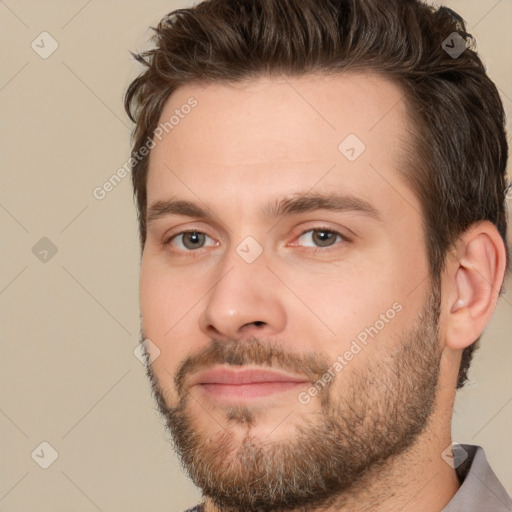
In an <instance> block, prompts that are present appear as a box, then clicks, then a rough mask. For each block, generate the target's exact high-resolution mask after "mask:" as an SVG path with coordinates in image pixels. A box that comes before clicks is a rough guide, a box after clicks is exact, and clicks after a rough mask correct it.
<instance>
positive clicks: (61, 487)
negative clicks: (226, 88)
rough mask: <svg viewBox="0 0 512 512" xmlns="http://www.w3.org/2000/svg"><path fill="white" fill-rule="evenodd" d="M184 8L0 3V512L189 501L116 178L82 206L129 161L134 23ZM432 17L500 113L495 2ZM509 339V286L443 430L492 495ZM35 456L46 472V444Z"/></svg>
mask: <svg viewBox="0 0 512 512" xmlns="http://www.w3.org/2000/svg"><path fill="white" fill-rule="evenodd" d="M188 4H191V2H188ZM185 5H187V2H183V1H163V0H151V1H144V2H143V1H138V2H135V1H127V0H123V1H121V0H115V1H114V0H104V1H99V0H89V1H86V0H80V1H76V0H73V1H70V0H68V1H63V0H61V1H55V0H54V1H48V0H47V1H44V2H39V1H34V0H32V1H28V0H17V1H16V0H7V1H6V2H2V1H0V19H1V26H0V34H1V37H2V48H3V49H4V50H3V55H2V61H1V62H2V64H1V70H0V73H1V75H0V108H1V114H0V115H1V126H0V130H1V137H0V154H1V163H2V170H3V172H2V187H1V194H0V223H1V226H2V241H3V242H4V244H3V247H4V249H7V250H4V251H3V253H4V254H3V260H2V261H3V262H2V265H1V275H0V303H1V311H2V331H1V332H2V356H1V383H2V387H1V390H2V391H1V399H0V433H1V444H2V456H1V459H0V460H1V473H0V476H1V478H0V512H34V511H37V512H50V511H51V512H64V511H77V512H94V511H97V510H100V511H103V512H107V511H123V512H136V511H144V512H149V511H151V512H163V511H166V512H178V511H181V510H183V509H185V508H187V507H188V506H190V505H192V504H194V503H195V502H196V501H197V500H198V497H199V493H198V491H197V490H196V489H195V488H194V486H193V485H192V484H191V483H190V482H189V480H188V479H187V478H186V476H185V475H184V474H183V473H182V472H181V470H180V468H179V465H178V462H177V460H176V458H175V456H174V454H173V453H172V450H171V448H170V445H169V443H168V439H167V434H166V433H165V431H164V428H163V424H162V420H161V419H160V418H159V416H158V414H157V412H156V410H155V406H154V404H153V401H152V398H151V396H150V388H149V384H148V383H147V381H146V377H145V374H144V368H143V365H142V364H141V363H140V362H139V360H138V359H137V358H136V357H135V356H134V354H133V351H134V349H135V347H136V346H137V343H138V336H139V310H138V295H137V293H138V291H137V286H138V265H139V254H138V245H137V244H138V237H137V225H136V218H135V210H134V207H133V202H132V192H131V183H130V181H129V177H127V178H125V179H124V180H123V182H121V183H120V184H119V185H118V186H117V187H116V188H115V189H114V190H112V191H111V192H110V193H109V194H107V196H106V197H105V199H103V200H102V201H100V200H97V199H95V198H94V197H93V194H92V191H93V189H94V188H95V187H97V186H101V185H102V184H103V183H104V182H105V181H106V180H107V179H108V178H109V177H110V176H111V175H112V174H113V173H114V172H116V170H117V169H118V168H119V167H121V166H122V165H123V164H124V163H125V161H126V159H127V157H128V154H129V134H130V128H131V126H130V124H129V122H128V120H127V119H126V118H125V115H124V111H123V107H122V96H123V93H124V90H125V89H126V87H127V85H128V84H129V82H130V81H131V80H132V79H133V78H134V77H135V76H136V75H137V73H138V72H139V71H140V68H139V67H138V66H137V65H136V63H134V61H132V59H131V56H130V54H129V53H128V50H141V49H143V48H144V47H146V45H147V40H148V38H149V36H150V34H151V32H150V31H149V30H148V27H149V26H150V25H153V26H154V25H156V23H157V22H158V20H159V19H160V18H161V17H162V16H163V15H164V14H166V13H167V12H169V11H171V10H173V9H175V8H178V7H183V6H185ZM448 5H450V6H452V7H453V8H455V9H456V10H458V11H459V12H461V13H462V14H463V15H464V17H465V18H466V19H467V21H468V24H469V27H470V31H471V32H472V33H473V34H474V35H475V36H476V37H477V40H478V43H479V48H480V51H481V54H482V55H483V58H484V60H485V62H486V64H487V66H488V69H489V72H490V75H491V77H492V78H493V79H494V80H495V81H496V83H497V85H498V86H499V88H500V90H501V92H502V96H503V101H504V104H505V106H506V109H507V111H508V113H509V117H510V114H511V111H512V99H511V98H512V66H511V54H510V48H512V35H511V34H512V32H511V31H510V30H509V25H510V22H511V20H512V2H511V1H510V0H501V1H496V0H457V1H456V0H452V1H449V2H448ZM43 31H46V32H48V33H49V34H51V36H52V37H53V38H54V39H55V40H56V41H57V43H58V45H59V46H58V48H57V50H56V51H55V52H54V53H53V54H52V55H51V56H49V57H48V58H47V59H43V58H41V57H40V56H39V55H38V54H37V53H36V52H35V51H34V50H33V49H32V48H31V43H32V41H33V40H34V39H36V38H37V37H38V36H39V34H41V32H43ZM37 41H40V39H36V42H37ZM46 41H47V42H46V43H45V48H46V49H48V48H49V47H50V46H49V40H48V39H47V40H46ZM509 130H510V124H509ZM511 202H512V201H509V207H510V203H511ZM42 237H47V238H48V239H50V240H51V242H52V243H53V244H54V245H55V246H56V248H57V253H56V254H55V255H54V256H53V257H50V256H51V253H48V256H47V258H48V261H47V262H42V261H40V260H39V259H38V258H37V257H36V255H34V253H33V251H32V248H33V247H34V245H35V244H36V243H38V241H39V240H40V239H41V238H42ZM41 243H42V244H43V246H44V244H45V243H46V244H47V243H48V242H41ZM44 248H45V247H43V248H42V249H40V250H43V249H44ZM40 256H41V255H40ZM509 286H510V282H509ZM511 331H512V295H511V292H510V291H509V293H508V294H507V295H505V296H504V297H503V298H502V299H501V301H500V305H499V307H498V310H497V311H496V314H495V316H494V318H493V321H492V323H491V325H490V326H489V328H488V330H487V331H486V334H485V335H484V338H483V347H482V349H481V350H480V352H479V353H478V356H477V358H476V361H475V363H474V365H473V370H472V372H471V383H470V385H468V386H467V388H466V389H465V390H464V391H462V392H461V393H460V394H459V396H458V399H457V403H456V408H455V416H454V429H453V430H454V439H455V440H456V441H458V442H468V443H474V444H479V445H482V446H484V447H485V449H486V452H487V455H488V458H489V459H490V461H491V464H492V466H493V467H494V469H495V471H496V473H497V474H498V476H499V477H500V478H501V480H502V482H503V483H504V485H505V487H506V488H507V489H508V491H509V492H512V443H511V437H510V433H511V432H512V373H511V364H510V363H511V356H512V344H511V343H510V341H511ZM43 441H46V442H48V443H49V444H50V445H51V446H52V447H53V448H54V449H55V450H56V451H57V452H58V458H57V460H56V461H55V462H54V463H53V464H52V465H51V466H50V467H49V468H48V469H42V468H41V467H39V465H38V464H36V462H35V461H34V460H33V458H32V457H31V453H33V452H34V450H36V448H37V447H38V446H39V445H40V443H41V442H43ZM45 450H46V451H45ZM38 453H39V460H40V461H42V460H43V459H44V458H45V457H46V459H45V460H49V459H48V458H47V457H49V454H50V450H49V449H48V448H46V449H45V448H43V452H41V448H39V449H38V450H36V452H35V455H34V459H36V460H37V458H38V456H37V454H38ZM41 453H44V457H43V456H42V455H41Z"/></svg>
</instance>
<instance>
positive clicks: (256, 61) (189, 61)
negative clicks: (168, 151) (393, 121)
mask: <svg viewBox="0 0 512 512" xmlns="http://www.w3.org/2000/svg"><path fill="white" fill-rule="evenodd" d="M153 30H154V31H155V32H156V33H155V35H154V40H155V42H156V45H155V48H154V49H151V50H149V51H146V52H143V53H141V54H132V55H134V57H135V58H136V59H137V60H138V61H139V62H141V63H142V64H143V65H144V66H145V67H146V69H145V71H144V72H143V73H142V74H141V75H140V76H139V77H138V78H136V79H135V80H134V81H133V82H132V83H131V84H130V86H129V87H128V90H127V91H126V95H125V109H126V112H127V113H128V116H129V117H130V119H131V120H132V121H133V122H135V123H136V125H135V129H134V132H133V135H132V138H133V148H132V160H131V162H132V163H133V165H132V181H133V187H134V194H135V196H136V201H137V207H138V219H139V229H140V242H141V248H143V247H144V244H145V240H146V209H147V197H146V181H147V173H148V161H149V156H144V157H141V155H140V153H139V150H140V149H141V147H142V146H143V145H144V144H145V143H146V141H147V140H148V138H149V140H151V138H152V137H153V136H154V135H153V132H154V130H155V129H156V127H157V124H158V121H159V119H160V115H161V112H162V110H163V108H164V105H165V103H166V101H167V100H168V98H169V96H170V95H171V94H172V92H173V91H175V90H176V89H177V88H178V87H180V86H182V85H185V84H191V83H198V82H228V83H229V82H238V81H243V80H247V79H250V78H255V77H258V76H261V75H291V76H293V75H304V74H306V73H313V72H319V73H325V74H332V73H336V72H342V71H345V70H349V69H350V70H359V71H365V70H367V71H373V72H377V73H381V74H383V75H384V76H385V77H387V78H390V79H392V80H393V81H394V82H395V83H397V84H398V85H399V86H400V87H401V89H402V91H403V92H404V95H405V99H406V103H407V106H408V113H409V115H410V116H411V118H412V119H413V120H414V123H413V124H414V126H413V127H412V140H413V145H414V161H412V158H409V165H408V169H407V170H406V171H405V172H404V173H403V174H404V179H405V180H406V181H407V182H408V183H409V185H410V186H411V188H412V190H413V191H414V192H415V194H416V195H417V197H418V198H419V200H420V203H421V207H422V215H423V224H424V231H425V239H426V248H427V254H428V261H429V266H430V271H431V275H432V276H433V277H434V278H436V277H437V278H438V277H439V276H440V274H441V272H442V270H443V268H444V265H445V261H446V256H447V253H448V250H449V249H450V248H451V247H452V246H453V243H454V242H455V241H456V239H457V238H458V237H459V236H460V235H461V234H462V233H463V232H464V231H465V230H466V229H467V228H468V227H469V226H470V225H471V224H473V223H475V222H477V221H480V220H489V221H491V222H492V223H493V224H495V225H496V227H497V230H498V231H499V233H500V235H501V237H502V238H503V241H504V243H505V247H506V252H507V271H508V268H509V250H508V245H507V217H506V197H505V188H506V163H507V156H508V147H507V139H506V132H505V114H504V111H503V105H502V102H501V99H500V96H499V93H498V90H497V88H496V86H495V85H494V83H493V82H492V81H491V80H490V79H489V77H488V76H487V74H486V72H485V68H484V65H483V64H482V61H481V60H480V58H479V57H478V55H477V53H476V51H475V49H474V41H473V38H472V37H471V35H470V34H468V33H467V32H466V27H465V23H464V20H463V19H462V18H461V17H460V16H459V15H457V14H456V13H455V12H453V11H452V10H450V9H448V8H445V7H439V8H434V7H432V6H429V5H427V4H425V3H423V2H421V1H419V0H206V1H203V2H201V3H199V4H198V5H196V6H194V7H191V8H188V9H178V10H175V11H173V12H171V13H170V14H168V15H167V16H165V17H164V18H163V19H162V20H161V21H160V23H159V25H158V27H157V28H153ZM454 33H456V34H458V36H457V35H456V34H454ZM454 36H455V37H456V38H457V39H458V38H459V37H460V38H462V39H463V40H464V42H465V43H466V45H467V48H466V49H465V50H464V51H463V52H462V54H461V55H459V56H457V57H455V55H453V54H451V55H450V54H449V53H448V51H445V49H444V48H446V47H445V46H444V45H443V41H445V40H448V41H449V46H453V45H454V44H455V43H454V39H453V37H454ZM449 37H452V39H451V40H450V39H449ZM459 41H460V39H459ZM500 292H501V290H500ZM478 341H479V340H475V343H473V344H472V345H470V346H469V347H467V348H466V349H465V350H464V351H463V355H462V362H461V367H460V370H459V376H458V381H457V388H460V387H462V386H463V385H464V383H465V382H466V380H467V371H468V368H469V364H470V362H471V358H472V353H473V350H474V349H475V347H476V345H477V342H478Z"/></svg>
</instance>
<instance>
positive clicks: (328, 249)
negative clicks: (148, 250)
mask: <svg viewBox="0 0 512 512" xmlns="http://www.w3.org/2000/svg"><path fill="white" fill-rule="evenodd" d="M315 231H323V232H327V233H330V234H333V235H336V237H339V238H341V242H350V240H349V239H348V238H347V237H346V236H345V235H343V234H342V233H340V232H339V231H336V230H335V229H332V228H328V227H324V226H317V227H314V228H309V229H305V230H304V231H302V232H301V233H300V234H299V235H298V236H297V238H301V237H302V236H303V235H305V234H306V233H309V232H315ZM187 233H198V234H201V235H206V236H208V234H207V233H204V232H203V231H200V230H198V229H187V230H185V231H180V232H179V233H175V234H173V235H171V236H170V237H168V238H166V239H165V240H164V242H163V244H162V245H163V246H164V247H167V246H168V245H170V243H171V242H172V241H173V240H174V239H175V238H178V237H179V236H182V235H186V234H187ZM335 245H339V244H335ZM335 245H334V246H328V247H324V248H322V247H314V248H313V247H309V248H307V250H308V252H311V253H313V254H317V253H318V252H321V253H324V254H325V253H326V252H331V250H335V249H334V247H335ZM201 249H204V247H200V248H199V249H195V250H187V251H172V252H178V253H179V254H182V255H183V257H185V258H196V257H198V256H199V255H201V254H203V252H204V251H202V252H201Z"/></svg>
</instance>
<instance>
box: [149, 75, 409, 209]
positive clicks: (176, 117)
mask: <svg viewBox="0 0 512 512" xmlns="http://www.w3.org/2000/svg"><path fill="white" fill-rule="evenodd" d="M190 105H194V106H193V107H192V108H190V107H189V106H190ZM166 123H167V124H166ZM408 123H409V121H408V118H407V111H406V105H405V98H404V95H403V92H402V90H401V89H400V88H399V87H398V86H397V85H396V84H394V83H392V82H391V81H389V80H386V79H385V78H383V77H382V76H380V75H377V74H372V73H355V72H347V73H343V74H337V75H332V76H329V77H327V76H322V75H313V74H311V75H305V76H302V77H281V78H277V77H266V76H263V77H259V78H258V79H255V80H252V81H246V82H242V83H229V84H220V83H213V84H209V85H205V84H189V85H185V86H182V87H180V88H179V89H177V90H176V91H175V92H174V93H173V94H172V95H171V96H170V98H169V99H168V101H167V103H166V105H165V107H164V109H163V112H162V114H161V117H160V122H159V126H160V127H161V135H160V137H159V139H155V142H156V146H155V147H154V148H153V149H152V151H151V154H150V162H149V173H148V182H147V192H148V203H149V204H151V202H152V201H155V200H163V199H166V198H168V197H169V196H170V195H176V194H179V195H180V196H188V198H192V197H193V196H194V193H195V192H197V193H199V192H201V193H202V194H207V195H214V194H217V195H218V196H219V200H220V199H222V198H223V199H226V198H227V197H228V196H231V197H233V194H234V193H236V194H237V196H238V197H239V198H241V199H242V200H243V199H244V198H246V199H247V198H254V195H255V194H256V193H257V189H258V188H260V189H261V190H262V191H263V192H264V193H265V195H273V194H279V193H280V192H283V191H288V192H293V191H294V189H296V190H303V189H304V187H308V186H309V187H312V186H317V187H318V188H319V189H322V188H323V189H325V190H328V189H330V188H331V187H333V186H335V187H338V186H340V185H342V186H343V188H344V189H345V191H346V192H349V193H355V192H359V193H360V192H361V191H362V190H361V188H363V189H366V196H367V197H369V196H371V195H372V194H371V193H369V192H370V190H372V189H373V190H374V191H375V194H377V195H378V194H381V193H382V192H383V189H384V188H386V183H385V182H386V181H388V182H390V183H392V187H396V186H398V187H403V186H404V184H403V183H400V182H398V181H397V180H398V173H397V168H398V167H399V166H400V165H401V157H402V155H403V148H404V145H405V146H406V145H407V142H408V135H407V130H408ZM160 139H161V140H160ZM330 170H334V172H330ZM383 178H384V181H383ZM390 180H391V181H390ZM395 182H396V183H395ZM315 183H317V185H315ZM387 188H389V183H388V185H387ZM387 192H388V193H389V190H388V191H387ZM395 193H396V190H395ZM404 193H407V191H404ZM363 195H364V194H363ZM221 196H222V197H221Z"/></svg>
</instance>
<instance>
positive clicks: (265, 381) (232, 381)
mask: <svg viewBox="0 0 512 512" xmlns="http://www.w3.org/2000/svg"><path fill="white" fill-rule="evenodd" d="M308 382H309V380H308V379H307V378H305V377H302V376H299V375H293V374H289V373H284V372H279V371H275V370H266V369H259V368H256V369H254V368H253V369H247V368H244V369H239V370H233V369H227V368H225V367H224V368H213V369H210V370H206V371H204V372H201V373H199V374H198V375H196V376H194V378H193V380H192V382H191V386H196V387H198V388H200V389H201V390H203V391H204V392H206V393H208V394H209V395H210V396H212V397H215V398H223V399H226V400H240V399H242V400H246V399H250V398H257V397H262V396H267V395H270V394H274V393H278V392H282V391H286V390H290V389H295V388H297V387H298V386H300V385H304V384H305V383H308Z"/></svg>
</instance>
